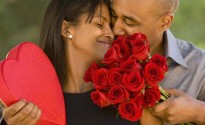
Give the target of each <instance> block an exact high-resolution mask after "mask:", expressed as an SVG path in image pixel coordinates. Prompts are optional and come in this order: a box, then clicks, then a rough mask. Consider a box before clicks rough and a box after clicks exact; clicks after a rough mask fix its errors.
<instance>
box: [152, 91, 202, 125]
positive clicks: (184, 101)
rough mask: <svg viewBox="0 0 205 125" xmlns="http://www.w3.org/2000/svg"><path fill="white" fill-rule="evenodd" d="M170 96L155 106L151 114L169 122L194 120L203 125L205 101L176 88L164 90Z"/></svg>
mask: <svg viewBox="0 0 205 125" xmlns="http://www.w3.org/2000/svg"><path fill="white" fill-rule="evenodd" d="M166 91H167V92H168V93H169V94H171V95H172V97H171V98H170V99H168V100H166V101H164V102H162V103H159V104H157V105H156V106H155V108H154V111H153V112H152V114H153V115H155V116H158V117H159V118H162V119H163V120H165V121H167V122H169V123H171V124H177V123H186V122H194V123H197V124H200V125H205V103H204V102H202V101H199V100H196V99H195V98H193V97H191V96H189V95H187V94H185V93H183V92H181V91H179V90H176V89H169V90H166Z"/></svg>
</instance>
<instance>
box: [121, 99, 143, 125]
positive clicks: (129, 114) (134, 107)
mask: <svg viewBox="0 0 205 125" xmlns="http://www.w3.org/2000/svg"><path fill="white" fill-rule="evenodd" d="M118 110H119V114H120V116H121V117H122V118H124V119H127V120H130V121H132V122H136V121H138V120H139V119H140V118H141V116H142V111H143V110H142V107H141V106H139V105H138V104H137V103H136V102H135V101H129V102H125V103H122V104H120V105H119V108H118Z"/></svg>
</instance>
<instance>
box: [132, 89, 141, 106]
mask: <svg viewBox="0 0 205 125" xmlns="http://www.w3.org/2000/svg"><path fill="white" fill-rule="evenodd" d="M129 95H130V100H133V101H135V102H136V103H138V104H139V105H144V94H143V93H142V92H130V93H129Z"/></svg>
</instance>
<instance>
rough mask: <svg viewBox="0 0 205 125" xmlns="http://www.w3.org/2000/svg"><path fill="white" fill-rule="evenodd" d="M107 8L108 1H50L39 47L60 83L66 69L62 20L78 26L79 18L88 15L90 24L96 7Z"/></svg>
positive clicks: (62, 81) (63, 79)
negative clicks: (105, 5) (102, 5)
mask: <svg viewBox="0 0 205 125" xmlns="http://www.w3.org/2000/svg"><path fill="white" fill-rule="evenodd" d="M103 2H104V3H106V4H107V5H108V6H109V4H110V3H109V0H51V1H50V3H49V5H48V7H47V9H46V12H45V15H44V18H43V22H42V27H41V34H40V40H39V43H40V46H41V48H42V49H43V51H44V52H45V53H46V55H47V56H48V57H49V59H50V60H51V62H52V64H53V66H54V68H55V70H56V72H57V75H58V78H59V80H60V82H61V84H62V83H64V82H65V80H66V75H67V67H66V56H65V46H64V42H63V39H62V37H61V27H62V23H63V20H66V21H68V22H69V23H71V24H72V25H74V26H75V25H76V26H77V25H78V24H79V22H80V17H81V16H82V15H83V14H88V17H87V21H89V22H91V20H92V18H93V16H94V14H95V12H96V10H97V7H98V6H99V5H101V4H102V3H103Z"/></svg>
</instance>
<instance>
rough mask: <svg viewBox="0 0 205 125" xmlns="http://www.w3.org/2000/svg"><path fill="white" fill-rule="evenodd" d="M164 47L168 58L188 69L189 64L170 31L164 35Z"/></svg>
mask: <svg viewBox="0 0 205 125" xmlns="http://www.w3.org/2000/svg"><path fill="white" fill-rule="evenodd" d="M164 47H165V55H166V57H167V58H171V59H173V60H174V61H175V62H177V63H178V64H180V65H182V66H184V67H186V68H187V64H186V62H185V60H184V58H183V57H182V54H181V52H180V50H179V47H178V45H177V39H176V38H175V37H174V36H173V34H172V33H171V32H170V31H169V30H167V31H165V33H164Z"/></svg>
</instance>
